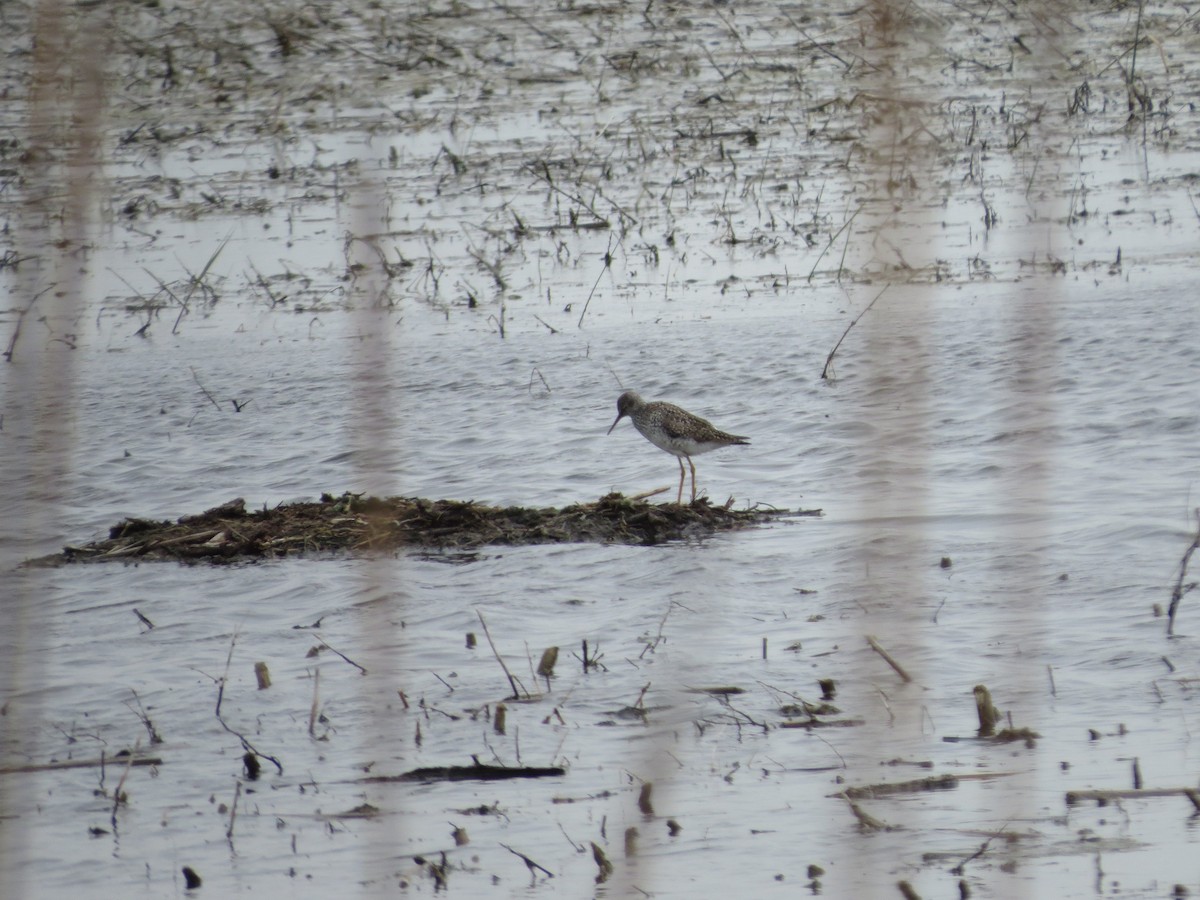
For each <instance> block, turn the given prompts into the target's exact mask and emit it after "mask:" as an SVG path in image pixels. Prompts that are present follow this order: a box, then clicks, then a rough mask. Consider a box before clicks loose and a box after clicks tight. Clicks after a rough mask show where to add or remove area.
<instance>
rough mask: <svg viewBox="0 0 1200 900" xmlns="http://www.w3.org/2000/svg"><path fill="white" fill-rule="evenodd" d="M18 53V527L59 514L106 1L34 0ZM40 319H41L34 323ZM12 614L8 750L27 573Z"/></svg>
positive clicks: (0, 862) (21, 847)
mask: <svg viewBox="0 0 1200 900" xmlns="http://www.w3.org/2000/svg"><path fill="white" fill-rule="evenodd" d="M28 14H29V16H30V18H29V19H28V20H27V21H28V33H27V34H25V35H10V37H9V39H10V40H13V41H16V40H22V39H23V40H26V41H28V42H29V44H30V47H31V51H32V52H31V53H29V54H25V55H18V54H12V55H10V56H9V57H8V58H9V60H10V63H11V61H15V60H23V61H24V62H25V63H26V64H27V65H28V66H29V69H28V71H27V72H25V73H24V88H25V90H24V93H23V95H22V96H19V97H8V98H6V101H5V102H6V105H7V107H8V109H9V110H10V118H9V119H8V123H9V127H10V128H11V129H12V131H13V132H14V133H15V134H16V135H17V137H18V139H19V140H20V141H21V147H22V157H21V169H20V177H19V180H18V181H17V182H16V183H15V191H16V193H17V200H18V203H17V209H18V211H17V213H16V215H15V217H14V220H13V225H14V227H15V228H16V229H17V231H18V233H17V234H15V235H14V241H15V243H16V245H17V247H18V252H17V257H18V258H19V260H20V263H19V269H18V270H17V272H16V278H17V281H16V284H17V290H16V294H17V296H16V297H14V298H12V300H13V305H14V306H15V307H16V308H17V309H20V310H25V311H26V312H25V314H24V315H23V316H22V317H21V322H20V323H19V324H18V325H17V326H15V327H18V328H19V327H20V326H21V325H23V326H24V328H23V330H22V331H21V332H18V333H17V335H16V336H14V335H7V336H6V337H7V338H12V339H13V342H12V344H11V345H10V346H9V349H10V350H11V353H10V355H9V357H8V358H7V359H6V360H5V361H3V362H0V365H8V366H12V371H11V373H10V374H11V376H12V377H11V381H10V383H11V384H13V385H14V386H15V387H16V390H14V391H13V396H11V397H9V398H7V402H6V404H5V417H6V421H5V423H4V430H5V432H6V433H7V435H9V436H10V438H11V440H13V441H14V442H19V443H20V444H23V445H24V446H26V447H27V448H28V452H23V453H20V454H13V455H12V456H11V457H10V458H14V459H16V460H17V463H16V465H17V466H18V467H20V469H21V470H20V471H18V472H15V473H12V474H13V476H14V477H11V478H10V479H9V483H11V484H13V485H19V486H20V487H18V488H17V491H18V492H19V496H15V497H11V498H8V502H7V503H6V509H8V510H9V511H10V514H11V515H13V516H14V517H16V519H17V520H18V522H17V523H16V526H15V527H16V528H17V529H19V530H20V532H21V533H23V534H27V535H32V536H34V537H35V538H36V537H37V536H44V535H45V534H47V533H48V532H49V531H50V530H51V529H52V528H53V526H54V524H55V523H61V521H62V518H63V516H62V510H63V504H64V482H65V479H66V476H67V475H68V473H69V471H70V463H71V454H72V446H71V435H72V420H73V405H74V397H75V384H74V347H75V346H77V344H78V341H79V336H78V334H77V331H78V330H79V329H78V328H77V324H78V323H79V322H80V321H81V319H82V317H83V314H84V312H85V308H84V294H85V287H86V284H85V282H86V258H87V254H88V253H89V251H90V234H91V229H92V227H93V216H94V212H95V209H96V202H95V196H96V191H95V188H96V181H97V180H98V179H99V178H100V177H101V174H102V173H101V165H100V145H101V135H102V131H103V124H104V111H105V77H104V76H105V73H104V69H103V60H104V59H105V57H106V53H105V47H104V46H103V41H104V39H105V37H104V36H105V33H106V32H105V29H104V28H103V27H102V22H101V17H103V16H104V15H105V14H106V13H105V12H104V9H103V7H102V5H100V6H96V7H89V8H85V6H84V5H83V4H74V3H67V2H65V0H42V2H39V3H35V4H33V5H32V6H31V7H30V9H29V10H28ZM34 323H36V325H37V327H36V328H34V327H32V326H33V325H34ZM5 599H6V601H7V602H6V605H5V614H6V621H7V622H8V623H9V629H8V635H7V638H6V648H12V652H4V653H0V703H3V706H4V713H5V714H4V715H3V716H2V717H0V750H5V751H7V750H8V749H9V748H10V747H11V746H12V745H13V743H14V742H15V741H18V740H20V739H21V738H22V736H23V735H26V734H28V733H29V732H30V731H32V730H35V729H36V728H37V726H38V719H39V716H40V714H41V713H42V710H40V709H38V708H36V707H32V706H30V705H28V704H27V701H26V699H25V695H24V691H25V689H26V688H27V687H33V688H35V687H36V685H37V683H38V672H37V666H36V663H37V659H38V655H37V654H35V653H32V652H28V651H27V649H26V648H27V647H28V646H29V636H28V629H29V624H28V611H29V610H30V608H31V606H32V604H34V603H38V602H40V601H41V599H42V598H40V597H38V596H35V595H33V594H32V593H31V587H30V583H29V581H27V580H26V579H23V578H13V579H12V590H11V593H10V594H9V596H7V597H6V598H5ZM24 783H25V782H24V781H23V780H22V779H20V778H5V779H3V780H0V871H3V872H4V873H5V876H4V881H5V886H4V891H5V896H6V897H19V896H21V895H22V894H23V893H24V887H25V886H24V884H23V883H22V880H21V875H20V872H21V863H22V861H23V860H24V859H25V858H26V849H27V848H26V844H25V842H26V841H27V839H28V827H27V826H26V825H24V824H22V822H23V819H24V818H25V817H26V816H28V815H29V814H30V811H31V802H32V798H29V797H26V796H24V795H23V791H22V785H23V784H24Z"/></svg>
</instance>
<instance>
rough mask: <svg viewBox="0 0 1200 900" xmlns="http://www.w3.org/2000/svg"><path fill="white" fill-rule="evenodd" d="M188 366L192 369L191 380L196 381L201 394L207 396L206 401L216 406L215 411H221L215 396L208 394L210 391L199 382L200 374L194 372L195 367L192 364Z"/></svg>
mask: <svg viewBox="0 0 1200 900" xmlns="http://www.w3.org/2000/svg"><path fill="white" fill-rule="evenodd" d="M188 368H189V369H191V370H192V380H193V381H194V382H196V387H198V388H200V392H201V393H202V394H204V396H205V397H207V398H208V402H209V403H211V404H212V405H213V406H215V407H216V409H217V412H220V411H221V404H220V403H218V402H217V398H216V397H214V396H213V395H212V394H210V393H209V392H208V388H206V387H205V386H204V385H202V384H201V383H200V376H199V375H197V374H196V369H195V368H194V367H192V366H188Z"/></svg>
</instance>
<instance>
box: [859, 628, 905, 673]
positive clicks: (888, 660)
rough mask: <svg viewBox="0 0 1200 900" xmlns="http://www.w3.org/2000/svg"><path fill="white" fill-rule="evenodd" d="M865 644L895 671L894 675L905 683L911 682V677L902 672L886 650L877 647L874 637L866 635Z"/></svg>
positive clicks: (902, 668) (900, 667)
mask: <svg viewBox="0 0 1200 900" xmlns="http://www.w3.org/2000/svg"><path fill="white" fill-rule="evenodd" d="M867 643H868V644H870V645H871V649H872V650H874V651H875V652H876V653H878V654H879V655H880V656H882V657H883V660H884V662H886V663H887V664H888V665H889V666H891V667H892V668H893V669H895V671H896V674H897V675H899V676H900V677H901V678H902V679H903V680H904V681H906V682H911V681H912V676H911V675H909V674H908V673H907V672H905V671H904V667H903V666H901V665H900V663H898V662H896V661H895V660H894V659H892V657H891V654H889V653H888V652H887V651H886V650H884V649H883V648H882V647H881V646H879V642H878V641H877V640H875V637H874V635H870V634H868V635H867Z"/></svg>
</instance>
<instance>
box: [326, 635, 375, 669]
mask: <svg viewBox="0 0 1200 900" xmlns="http://www.w3.org/2000/svg"><path fill="white" fill-rule="evenodd" d="M313 636H314V637H315V638H316V639H317V640H318V641H320V642H321V644H322V645H323V646H324V647H325V649H326V650H332V651H333V652H334V653H336V654H337V655H338V656H340V657H341V658H342V659H344V660H345V661H346V662H348V663H350V665H352V666H354V668H356V669H358V671H359V672H361V673H362V674H363V675H366V674H367V670H366V669H364V668H363V667H362V666H360V665H359V664H358V663H356V662H355V661H354V660H352V659H351V658H350V657H348V656H347V655H346V654H345V653H343V652H342V651H341V650H338V649H337V648H336V647H333V646H331V645H330V643H329V642H328V641H327V640H325V638H323V637H321V635H319V634H315V635H313Z"/></svg>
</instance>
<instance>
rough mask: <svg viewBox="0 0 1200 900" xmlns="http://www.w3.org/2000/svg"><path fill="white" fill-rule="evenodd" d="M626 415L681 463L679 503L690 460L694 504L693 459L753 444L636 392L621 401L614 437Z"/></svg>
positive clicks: (645, 435)
mask: <svg viewBox="0 0 1200 900" xmlns="http://www.w3.org/2000/svg"><path fill="white" fill-rule="evenodd" d="M625 416H629V418H630V420H632V422H633V427H634V428H636V429H637V430H638V431H640V432H641V433H642V436H643V437H645V438H646V440H648V441H649V442H650V443H652V444H653V445H654V446H655V447H658V448H659V449H661V450H666V451H667V452H668V453H671V454H674V455H675V457H676V458H677V459H678V460H679V494H678V495H677V496H676V498H675V502H676V503H681V502H682V501H683V481H684V478H685V477H686V475H687V472H686V471H685V470H684V468H683V461H684V460H685V459H686V460H687V461H688V465H689V466H690V467H691V470H692V502H693V503H695V502H696V464H695V463H693V462H692V457H693V456H696V455H697V454H700V453H707V452H708V451H709V450H716V449H718V448H720V447H728V446H730V445H732V444H749V443H750V440H749V438H745V437H742V436H741V435H738V434H728V433H727V432H724V431H721V430H720V429H718V428H716V427H714V426H713V424H712V423H711V422H709V421H708V420H707V419H702V418H700V417H699V416H694V415H692V414H691V413H690V412H688V411H687V410H686V409H680V408H679V407H678V406H675V405H674V404H673V403H663V402H661V401H659V400H655V401H652V402H650V403H647V402H646V401H645V400H643V399H642V398H641V397H639V396H638V395H637V394H636V393H634V392H633V391H626V392H625V393H623V394H622V395H621V396H620V397H618V398H617V418H616V419H615V420H614V421H613V423H612V425H611V426H610V427H609V429H608V433H609V434H612V430H613V428H616V427H617V422H620V421H621V419H623V418H624V417H625Z"/></svg>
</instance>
